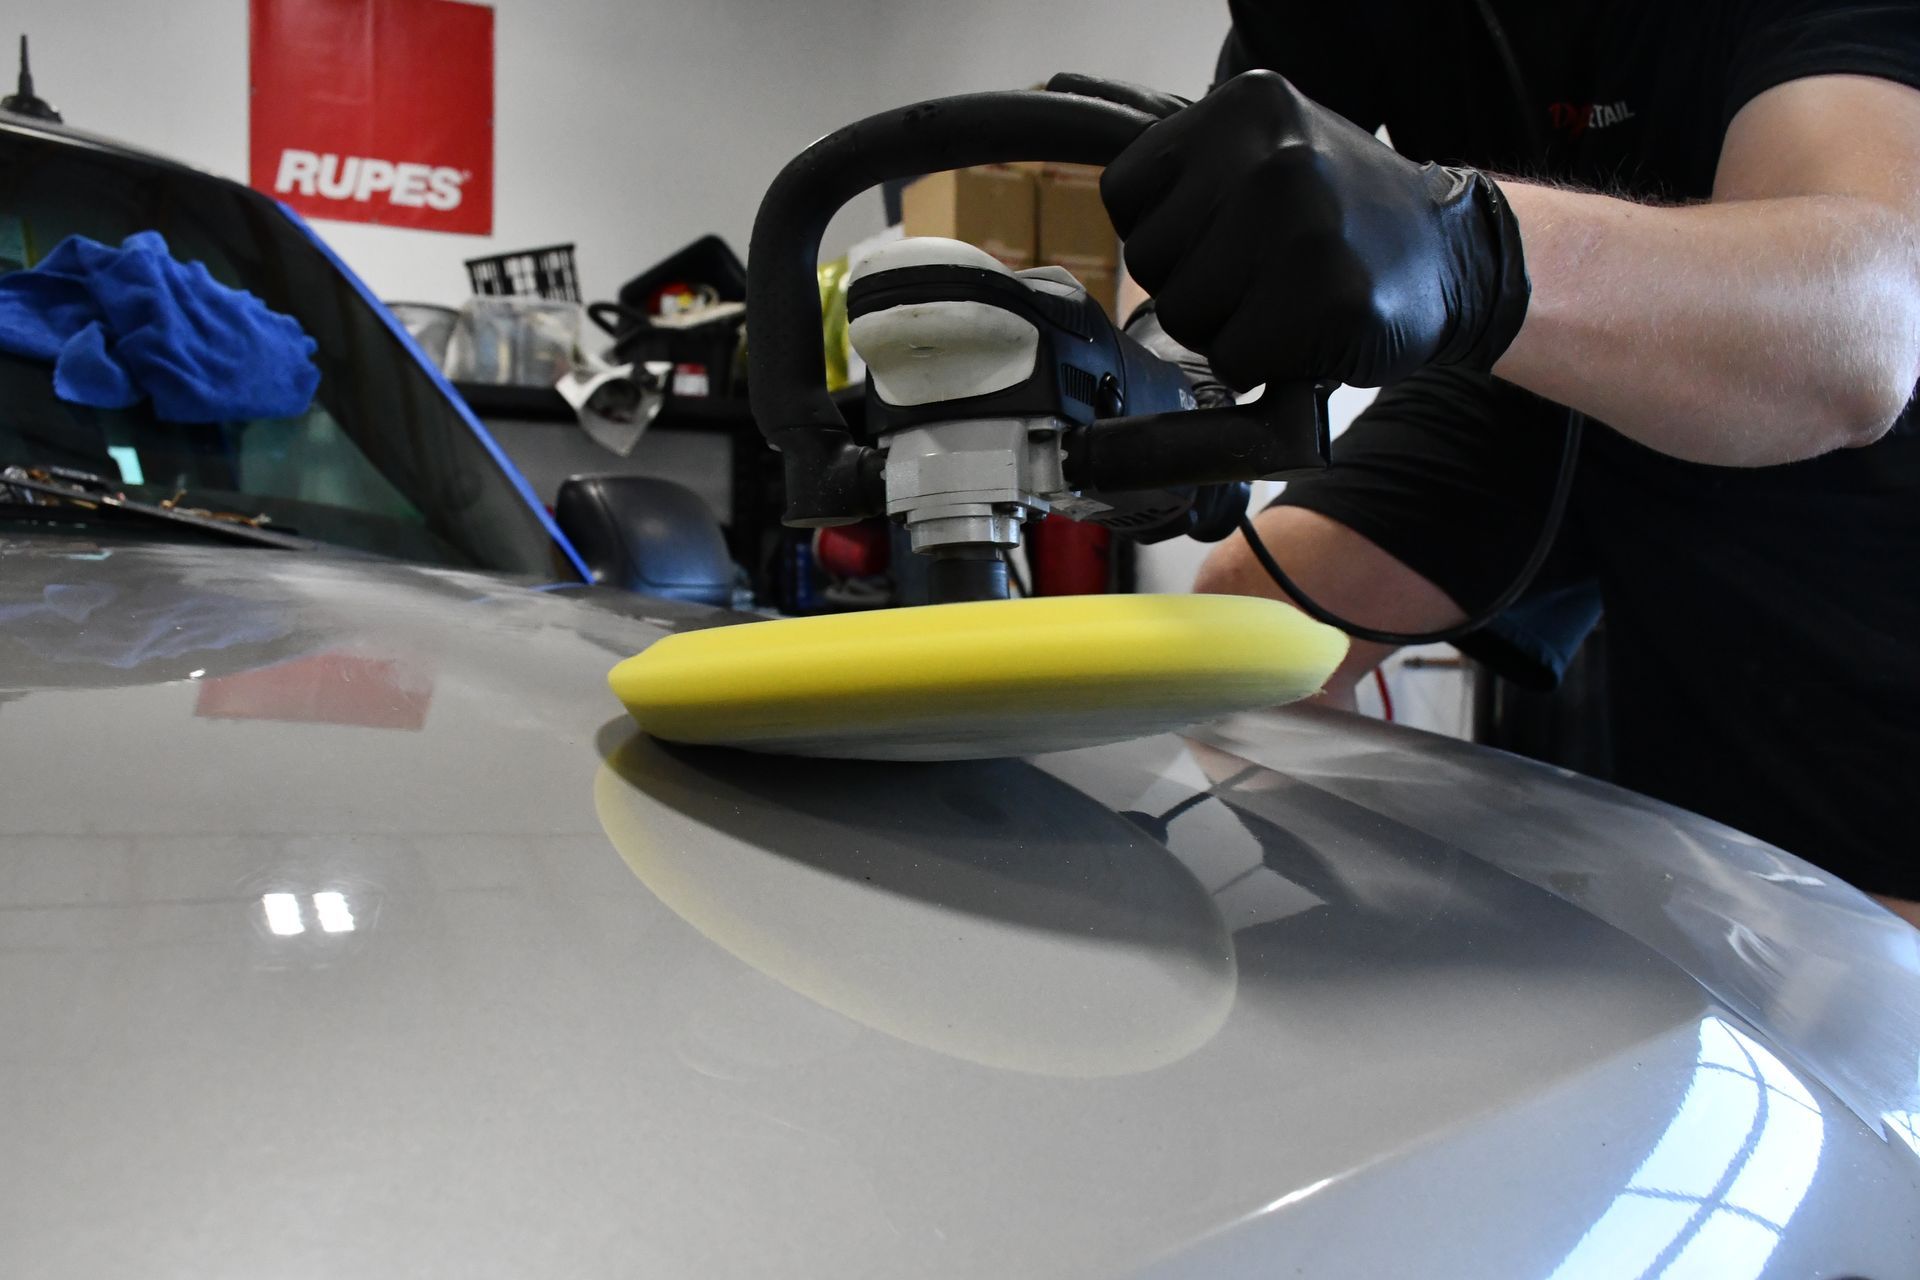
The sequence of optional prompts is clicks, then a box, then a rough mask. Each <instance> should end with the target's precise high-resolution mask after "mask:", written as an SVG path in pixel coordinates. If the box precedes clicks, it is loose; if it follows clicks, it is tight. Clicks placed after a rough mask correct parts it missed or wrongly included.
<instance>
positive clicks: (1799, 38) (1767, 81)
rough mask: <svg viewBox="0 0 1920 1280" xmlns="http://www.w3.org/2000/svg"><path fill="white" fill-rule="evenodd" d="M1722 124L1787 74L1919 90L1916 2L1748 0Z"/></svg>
mask: <svg viewBox="0 0 1920 1280" xmlns="http://www.w3.org/2000/svg"><path fill="white" fill-rule="evenodd" d="M1736 21H1737V30H1736V32H1735V38H1734V44H1733V53H1732V57H1731V59H1730V61H1729V63H1728V67H1727V77H1726V101H1725V102H1724V103H1723V111H1724V114H1723V117H1722V124H1723V125H1724V124H1726V123H1730V122H1731V121H1732V120H1733V117H1734V115H1735V114H1736V113H1738V112H1739V110H1740V108H1741V107H1744V106H1746V105H1747V103H1749V102H1751V101H1752V100H1753V99H1754V98H1756V97H1758V96H1759V95H1760V94H1762V93H1765V92H1766V91H1767V90H1768V89H1771V88H1774V87H1775V86H1777V85H1782V84H1785V83H1787V82H1788V81H1789V80H1801V79H1804V78H1806V77H1807V76H1826V75H1864V76H1878V77H1880V78H1882V79H1885V80H1893V81H1896V82H1898V83H1900V84H1904V85H1910V86H1912V87H1914V88H1917V89H1920V4H1915V3H1913V0H1879V2H1878V3H1862V2H1861V0H1853V2H1852V3H1843V2H1841V0H1752V2H1751V3H1747V4H1743V5H1740V6H1739V16H1738V18H1737V19H1736Z"/></svg>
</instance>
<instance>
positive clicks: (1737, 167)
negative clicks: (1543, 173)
mask: <svg viewBox="0 0 1920 1280" xmlns="http://www.w3.org/2000/svg"><path fill="white" fill-rule="evenodd" d="M1501 186H1502V189H1503V190H1504V191H1505V192H1506V194H1507V196H1508V198H1509V200H1510V201H1511V202H1512V205H1513V208H1514V210H1515V212H1516V213H1517V215H1518V217H1519V221H1520V229H1521V237H1522V243H1523V245H1524V246H1525V253H1526V259H1527V266H1528V270H1529V273H1530V274H1531V276H1532V279H1533V295H1532V300H1531V302H1530V304H1529V306H1528V310H1527V317H1526V322H1525V324H1524V325H1523V326H1522V327H1521V329H1520V332H1519V336H1518V337H1517V338H1515V340H1514V342H1513V344H1512V345H1511V346H1510V347H1508V348H1507V351H1506V354H1505V355H1504V356H1503V357H1502V358H1501V360H1500V361H1499V363H1498V364H1496V365H1495V366H1494V372H1495V373H1497V374H1499V375H1500V376H1502V377H1504V378H1506V379H1508V380H1509V381H1512V382H1515V383H1518V384H1519V385H1521V386H1523V387H1526V388H1528V389H1529V390H1532V391H1535V392H1538V393H1539V394H1541V395H1543V396H1546V397H1548V398H1549V399H1552V400H1556V401H1559V402H1561V403H1563V404H1567V405H1571V406H1572V407H1574V408H1576V409H1580V410H1582V411H1584V412H1586V413H1588V414H1590V415H1592V416H1594V417H1596V418H1599V419H1602V420H1604V421H1605V422H1607V423H1608V424H1610V425H1612V426H1613V427H1615V428H1616V429H1618V430H1620V431H1622V432H1624V433H1625V434H1627V435H1629V436H1631V437H1633V438H1634V439H1636V440H1639V441H1640V442H1641V443H1643V444H1646V445H1648V446H1649V447H1651V448H1654V449H1657V450H1659V451H1660V452H1662V453H1668V454H1672V455H1675V456H1677V457H1681V458H1687V459H1691V460H1694V461H1698V462H1709V463H1719V464H1723V465H1733V466H1763V465H1767V464H1771V463H1779V462H1790V461H1794V460H1796V459H1800V458H1808V457H1813V456H1815V455H1818V454H1821V453H1825V452H1827V451H1829V450H1831V449H1835V448H1841V447H1846V446H1858V445H1863V444H1868V443H1871V442H1872V441H1874V440H1876V439H1878V438H1879V437H1880V436H1881V435H1882V434H1884V433H1885V432H1886V430H1887V428H1888V427H1889V426H1890V425H1891V424H1892V422H1893V421H1894V419H1895V418H1896V417H1897V416H1898V415H1899V413H1900V411H1901V410H1902V409H1903V408H1904V407H1905V406H1906V404H1907V401H1908V399H1909V398H1910V397H1911V396H1912V395H1913V392H1914V387H1915V383H1916V381H1920V91H1915V90H1913V89H1909V88H1907V87H1905V86H1903V85H1898V84H1895V83H1893V82H1891V81H1886V80H1878V79H1872V78H1869V77H1864V76H1820V77H1815V78H1810V79H1805V80H1797V81H1793V82H1791V83H1788V84H1784V85H1780V86H1778V87H1776V88H1774V89H1771V90H1769V91H1767V92H1766V93H1763V94H1761V95H1760V96H1759V97H1757V98H1755V99H1754V100H1753V101H1752V102H1750V103H1748V104H1747V105H1746V107H1744V108H1743V109H1742V110H1741V111H1740V113H1739V114H1738V115H1737V116H1735V117H1734V120H1733V123H1732V125H1731V126H1730V127H1729V129H1728V131H1727V136H1726V139H1725V141H1724V143H1723V145H1722V148H1721V154H1720V163H1719V168H1718V171H1717V173H1716V178H1715V184H1714V188H1715V189H1714V195H1713V200H1712V201H1711V202H1710V203H1707V204H1702V205H1693V206H1686V207H1656V206H1649V205H1642V204H1635V203H1632V202H1630V201H1625V200H1617V199H1613V198H1611V197H1608V196H1601V195H1593V194H1587V193H1582V192H1574V191H1563V190H1557V189H1554V188H1550V187H1539V186H1532V185H1529V184H1526V183H1519V182H1503V183H1502V184H1501Z"/></svg>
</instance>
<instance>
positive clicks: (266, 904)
mask: <svg viewBox="0 0 1920 1280" xmlns="http://www.w3.org/2000/svg"><path fill="white" fill-rule="evenodd" d="M260 906H261V908H262V909H263V910H264V911H266V913H267V928H269V929H271V930H273V931H274V932H275V933H277V934H279V935H280V936H281V937H283V938H290V937H292V936H293V935H294V934H296V933H305V932H306V931H307V926H306V922H305V921H303V920H302V919H301V918H300V899H298V898H296V897H294V896H293V895H292V894H290V893H263V894H261V895H260Z"/></svg>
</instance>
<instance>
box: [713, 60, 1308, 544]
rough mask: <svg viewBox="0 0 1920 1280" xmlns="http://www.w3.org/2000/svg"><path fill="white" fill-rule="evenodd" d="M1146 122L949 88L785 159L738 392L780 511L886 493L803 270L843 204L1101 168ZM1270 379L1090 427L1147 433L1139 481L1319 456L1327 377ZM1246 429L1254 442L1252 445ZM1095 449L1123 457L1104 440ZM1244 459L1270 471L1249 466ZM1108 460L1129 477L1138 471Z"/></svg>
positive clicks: (855, 509) (807, 511)
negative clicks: (770, 454) (1245, 393)
mask: <svg viewBox="0 0 1920 1280" xmlns="http://www.w3.org/2000/svg"><path fill="white" fill-rule="evenodd" d="M1155 119H1156V117H1154V116H1152V115H1149V114H1147V113H1146V112H1144V111H1136V110H1134V109H1133V108H1131V107H1124V106H1121V105H1119V104H1117V103H1113V102H1108V101H1106V100H1104V99H1101V98H1091V97H1083V96H1080V95H1077V94H1071V93H1049V92H1042V91H1034V90H1014V91H1008V92H1000V93H971V94H962V95H960V96H958V97H952V98H935V99H933V100H931V101H928V102H920V103H915V104H914V105H912V106H906V107H899V108H896V109H894V110H892V111H883V112H881V113H880V114H878V115H873V116H868V117H867V118H866V119H864V120H857V121H855V122H854V123H852V124H850V125H847V126H846V127H844V128H841V129H837V130H835V131H834V132H832V133H830V134H828V135H827V136H826V137H824V138H821V139H820V140H819V141H818V142H815V143H814V144H813V145H812V146H810V147H808V148H807V149H806V150H805V151H802V152H801V153H800V154H799V155H798V156H795V157H794V158H793V159H792V160H791V161H789V162H788V164H787V166H786V167H785V168H784V169H782V170H781V171H780V173H779V175H778V176H777V177H775V178H774V180H773V183H772V185H770V186H769V187H768V188H767V194H766V195H765V197H763V198H762V199H761V201H760V211H759V213H758V214H757V215H756V216H755V217H754V221H753V238H752V241H751V242H750V243H749V245H748V248H747V313H748V334H747V371H748V372H747V390H748V395H749V402H750V404H751V406H752V409H753V417H754V421H755V422H757V423H758V424H759V426H760V431H761V434H763V435H764V436H765V437H766V439H767V442H768V443H769V444H770V445H772V446H773V447H774V448H775V449H777V450H779V451H780V453H781V455H782V459H783V465H784V470H785V473H786V485H787V511H786V515H785V520H786V523H787V524H789V525H795V526H800V527H812V526H821V525H835V524H847V523H851V522H852V521H855V520H860V519H864V518H865V517H867V516H870V515H877V514H879V513H880V512H881V511H882V510H883V509H884V506H885V495H884V493H883V492H882V488H881V484H880V470H881V467H880V458H879V454H878V452H877V451H876V450H874V449H871V448H869V447H866V446H863V445H861V444H859V443H858V442H857V441H855V440H854V438H853V435H852V433H851V432H849V431H848V430H847V423H846V419H844V418H843V417H841V416H840V411H839V409H837V408H836V407H835V406H834V403H833V400H832V398H831V397H830V396H829V395H828V394H827V370H826V348H825V339H824V336H823V334H822V332H821V326H820V287H819V283H818V280H817V277H816V268H817V265H818V262H819V257H820V238H821V236H823V235H824V234H825V233H826V229H827V223H828V221H829V220H831V219H832V217H833V215H834V214H835V213H837V212H838V211H839V210H840V207H841V206H842V205H844V204H846V203H847V201H849V200H851V199H853V197H855V196H857V195H859V194H860V193H861V192H863V191H866V190H868V189H869V188H871V187H874V186H877V185H879V184H880V183H882V182H888V181H893V180H896V179H901V178H916V177H919V176H921V175H922V174H927V173H938V172H942V171H944V170H947V169H965V168H969V167H971V166H974V165H983V164H1007V163H1012V162H1015V161H1034V160H1038V161H1057V162H1062V163H1068V164H1093V165H1104V164H1106V163H1108V162H1109V161H1111V160H1112V159H1113V158H1114V157H1115V156H1117V155H1119V154H1120V152H1122V151H1123V150H1125V149H1126V147H1127V146H1128V144H1129V143H1131V142H1132V141H1133V140H1134V139H1135V138H1137V137H1139V136H1140V134H1141V133H1142V132H1144V131H1145V130H1146V129H1147V127H1148V126H1150V125H1152V124H1153V123H1154V122H1155ZM1278 390H1279V392H1280V393H1279V394H1276V389H1273V388H1270V389H1269V390H1268V391H1267V393H1266V394H1264V395H1263V396H1262V397H1261V398H1260V399H1259V400H1257V401H1254V402H1251V403H1248V404H1244V405H1238V406H1227V407H1224V408H1218V409H1207V410H1201V411H1198V412H1194V413H1186V414H1165V415H1154V416H1152V417H1150V418H1120V419H1113V420H1111V421H1109V422H1103V423H1099V424H1096V425H1095V427H1093V428H1091V429H1090V430H1091V431H1093V432H1096V433H1098V435H1099V436H1101V437H1106V438H1108V439H1110V440H1111V441H1112V442H1113V443H1116V444H1117V443H1119V442H1120V441H1121V440H1123V439H1124V440H1128V441H1130V442H1138V441H1140V440H1142V439H1147V438H1151V439H1152V440H1154V441H1155V442H1157V443H1160V444H1161V445H1162V447H1161V448H1158V449H1155V450H1152V451H1150V454H1151V456H1152V457H1153V458H1154V461H1155V465H1156V466H1160V467H1165V468H1168V469H1167V470H1163V471H1160V472H1159V473H1158V474H1156V475H1155V476H1154V477H1153V478H1152V479H1151V480H1150V481H1148V482H1147V484H1152V485H1165V484H1182V483H1201V482H1205V481H1209V480H1214V479H1223V478H1233V479H1249V480H1251V479H1261V478H1264V477H1265V476H1268V475H1272V474H1275V473H1277V472H1283V471H1289V470H1300V469H1307V468H1314V467H1318V466H1321V465H1324V464H1325V461H1326V452H1327V449H1326V440H1327V420H1326V392H1325V388H1321V387H1318V386H1314V385H1312V384H1303V386H1301V387H1289V388H1284V389H1278ZM1181 437H1188V439H1189V442H1190V447H1183V446H1182V445H1181V443H1180V438H1181ZM1223 438H1230V439H1231V440H1232V441H1233V442H1234V447H1233V448H1232V449H1231V450H1229V451H1228V452H1227V453H1225V454H1222V453H1220V452H1219V451H1218V450H1217V449H1216V448H1215V447H1214V446H1213V444H1210V443H1209V442H1217V441H1219V440H1221V439H1223ZM1250 440H1260V441H1261V442H1262V447H1260V448H1255V449H1252V450H1249V449H1248V448H1247V447H1246V446H1247V444H1248V442H1249V441H1250ZM1101 452H1102V453H1105V454H1106V455H1107V456H1108V457H1111V458H1113V459H1114V462H1115V464H1121V457H1120V455H1119V454H1118V452H1117V451H1113V450H1102V451H1101ZM1128 452H1129V453H1131V452H1132V451H1131V450H1129V451H1128ZM1083 456H1084V455H1083ZM1255 468H1267V469H1266V470H1260V471H1257V472H1256V473H1253V474H1248V472H1250V471H1253V470H1254V469H1255ZM1117 469H1118V471H1120V472H1124V473H1125V474H1126V475H1128V476H1129V477H1133V476H1134V475H1135V473H1136V472H1137V471H1138V467H1137V466H1129V465H1118V467H1117ZM1076 470H1080V471H1082V472H1083V474H1082V475H1081V476H1079V477H1076V478H1077V480H1078V481H1079V482H1080V483H1082V484H1084V485H1085V486H1086V487H1090V488H1100V487H1105V488H1108V489H1117V488H1121V487H1147V485H1146V484H1139V485H1136V484H1132V483H1128V484H1125V485H1122V484H1115V483H1106V484H1102V481H1103V479H1107V477H1103V476H1102V475H1101V474H1100V472H1102V471H1103V470H1105V468H1103V467H1101V466H1100V465H1098V464H1097V463H1095V464H1094V465H1092V466H1090V467H1084V468H1076ZM1112 478H1113V479H1118V478H1119V476H1118V475H1116V476H1114V477H1112ZM1139 478H1141V479H1144V477H1139Z"/></svg>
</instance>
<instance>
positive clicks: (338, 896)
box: [313, 889, 353, 933]
mask: <svg viewBox="0 0 1920 1280" xmlns="http://www.w3.org/2000/svg"><path fill="white" fill-rule="evenodd" d="M313 914H314V918H315V919H317V920H319V921H320V927H321V928H322V929H323V930H325V931H326V932H328V933H352V932H353V912H352V910H351V909H350V908H348V906H347V895H346V894H344V893H337V892H335V891H334V890H332V889H328V890H326V891H325V892H323V893H316V894H314V895H313Z"/></svg>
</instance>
